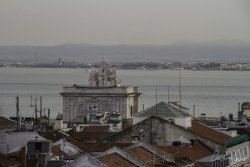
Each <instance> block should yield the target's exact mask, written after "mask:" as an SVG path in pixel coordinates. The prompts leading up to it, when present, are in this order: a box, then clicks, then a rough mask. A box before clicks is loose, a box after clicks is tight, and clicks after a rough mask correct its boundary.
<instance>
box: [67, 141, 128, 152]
mask: <svg viewBox="0 0 250 167" xmlns="http://www.w3.org/2000/svg"><path fill="white" fill-rule="evenodd" d="M70 142H71V143H72V144H73V145H75V146H76V147H78V148H79V149H81V150H82V151H83V152H84V153H93V152H105V151H107V150H109V149H110V148H112V147H118V148H120V149H124V148H126V147H128V146H130V145H131V143H83V142H77V141H70Z"/></svg>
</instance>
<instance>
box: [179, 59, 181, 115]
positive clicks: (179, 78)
mask: <svg viewBox="0 0 250 167" xmlns="http://www.w3.org/2000/svg"><path fill="white" fill-rule="evenodd" d="M179 93H180V106H179V107H180V110H181V62H180V71H179Z"/></svg>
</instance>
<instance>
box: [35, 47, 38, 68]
mask: <svg viewBox="0 0 250 167" xmlns="http://www.w3.org/2000/svg"><path fill="white" fill-rule="evenodd" d="M37 60H38V57H37V48H36V61H35V65H37Z"/></svg>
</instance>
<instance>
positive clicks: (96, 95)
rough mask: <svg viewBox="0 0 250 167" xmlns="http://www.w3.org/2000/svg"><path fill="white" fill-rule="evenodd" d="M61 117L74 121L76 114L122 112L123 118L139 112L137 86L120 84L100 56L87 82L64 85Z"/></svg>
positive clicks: (82, 115) (113, 70)
mask: <svg viewBox="0 0 250 167" xmlns="http://www.w3.org/2000/svg"><path fill="white" fill-rule="evenodd" d="M61 95H62V97H63V121H64V122H74V121H75V120H76V119H77V117H85V116H87V115H90V114H97V113H105V112H108V113H113V112H117V113H121V114H122V118H123V119H127V118H131V117H132V116H133V115H134V114H135V113H137V112H138V97H139V96H140V93H139V92H138V87H135V86H120V80H119V79H118V78H117V76H116V71H115V69H114V68H112V67H111V65H110V64H109V63H108V62H107V61H105V60H103V61H102V63H101V64H100V65H99V68H98V69H96V70H93V71H92V72H91V74H90V77H89V84H88V85H85V86H84V85H73V86H64V87H63V92H62V93H61Z"/></svg>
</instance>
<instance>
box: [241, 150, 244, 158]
mask: <svg viewBox="0 0 250 167" xmlns="http://www.w3.org/2000/svg"><path fill="white" fill-rule="evenodd" d="M240 158H241V159H242V158H244V155H243V149H242V148H241V149H240Z"/></svg>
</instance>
